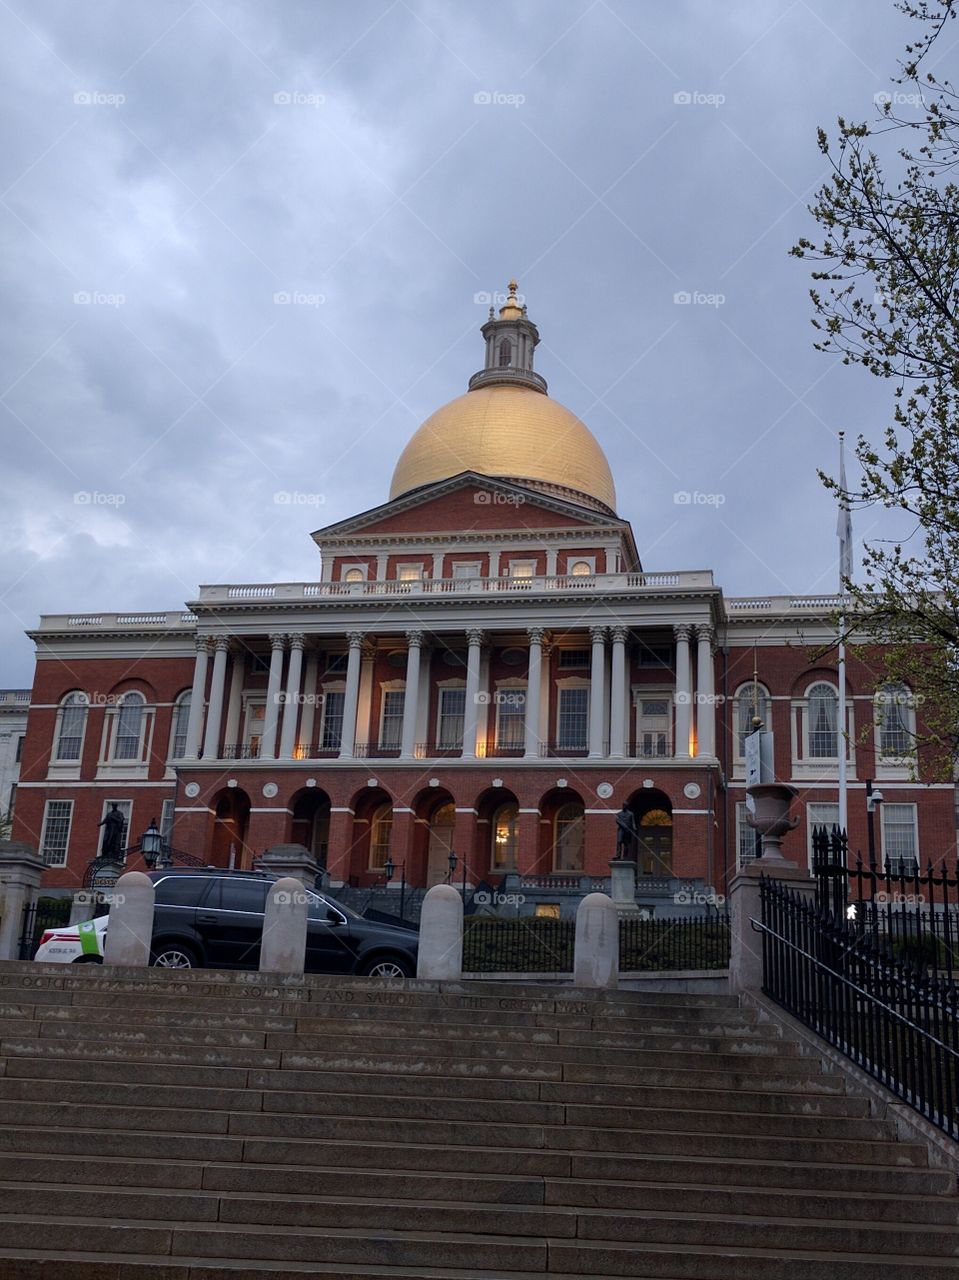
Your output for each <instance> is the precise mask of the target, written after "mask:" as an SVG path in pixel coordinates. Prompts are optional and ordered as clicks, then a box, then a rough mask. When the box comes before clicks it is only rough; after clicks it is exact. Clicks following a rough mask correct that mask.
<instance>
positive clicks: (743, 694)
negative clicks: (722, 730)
mask: <svg viewBox="0 0 959 1280" xmlns="http://www.w3.org/2000/svg"><path fill="white" fill-rule="evenodd" d="M736 700H737V703H738V714H737V717H736V729H737V734H736V755H737V756H738V757H739V758H740V759H742V758H743V756H745V754H746V738H747V737H748V736H749V734H751V733H752V732H753V729H754V727H755V726H754V725H753V719H754V717H755V716H758V717H759V719H760V720H761V721H762V726H763V728H764V729H771V728H772V720H771V714H772V700H771V699H770V697H769V692H768V690H767V689H765V688H764V687H763V685H761V684H757V685H754V684H753V682H752V681H751V680H750V682H749V684H744V685H743V686H742V688H740V690H739V692H738V693H737V694H736Z"/></svg>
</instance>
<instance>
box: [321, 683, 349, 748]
mask: <svg viewBox="0 0 959 1280" xmlns="http://www.w3.org/2000/svg"><path fill="white" fill-rule="evenodd" d="M345 701H346V694H345V693H343V692H342V691H341V690H339V689H335V690H331V691H330V692H329V693H324V694H323V733H322V735H321V737H320V748H321V750H323V751H339V749H340V745H341V743H342V741H343V705H344V703H345Z"/></svg>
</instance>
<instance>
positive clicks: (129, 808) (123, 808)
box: [97, 800, 133, 858]
mask: <svg viewBox="0 0 959 1280" xmlns="http://www.w3.org/2000/svg"><path fill="white" fill-rule="evenodd" d="M114 805H116V807H117V808H118V809H119V811H120V812H121V813H122V814H123V832H122V834H121V836H120V848H121V849H125V848H126V847H127V838H128V836H129V833H130V814H131V813H132V812H133V801H132V800H104V802H103V812H102V813H101V814H100V817H101V818H105V817H106V816H107V814H108V813H109V812H110V810H111V809H112V808H113V806H114ZM106 833H107V829H106V827H101V828H100V839H99V840H98V842H97V857H98V858H102V857H103V838H104V836H105V835H106Z"/></svg>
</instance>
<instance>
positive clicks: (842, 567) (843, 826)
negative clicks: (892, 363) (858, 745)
mask: <svg viewBox="0 0 959 1280" xmlns="http://www.w3.org/2000/svg"><path fill="white" fill-rule="evenodd" d="M845 434H846V433H845V432H844V431H840V432H839V483H840V485H841V487H842V490H843V492H842V493H841V494H840V497H839V528H838V532H839V733H838V735H837V743H838V750H839V830H840V831H843V832H848V825H847V824H848V817H849V805H848V797H847V791H846V752H847V744H846V584H845V582H844V580H843V576H844V574H845V572H846V571H847V569H848V568H849V567H850V560H851V554H850V553H851V547H850V546H849V533H850V529H849V523H850V522H849V506H848V504H847V502H846V497H845V489H846V457H845Z"/></svg>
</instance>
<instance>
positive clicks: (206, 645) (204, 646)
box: [196, 636, 213, 654]
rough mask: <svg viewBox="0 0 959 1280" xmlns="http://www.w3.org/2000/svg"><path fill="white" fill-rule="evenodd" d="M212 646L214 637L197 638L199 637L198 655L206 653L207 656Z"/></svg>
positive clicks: (197, 641)
mask: <svg viewBox="0 0 959 1280" xmlns="http://www.w3.org/2000/svg"><path fill="white" fill-rule="evenodd" d="M212 644H213V637H212V636H197V637H196V651H197V653H198V654H200V653H206V654H209V652H210V649H211V647H212Z"/></svg>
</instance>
